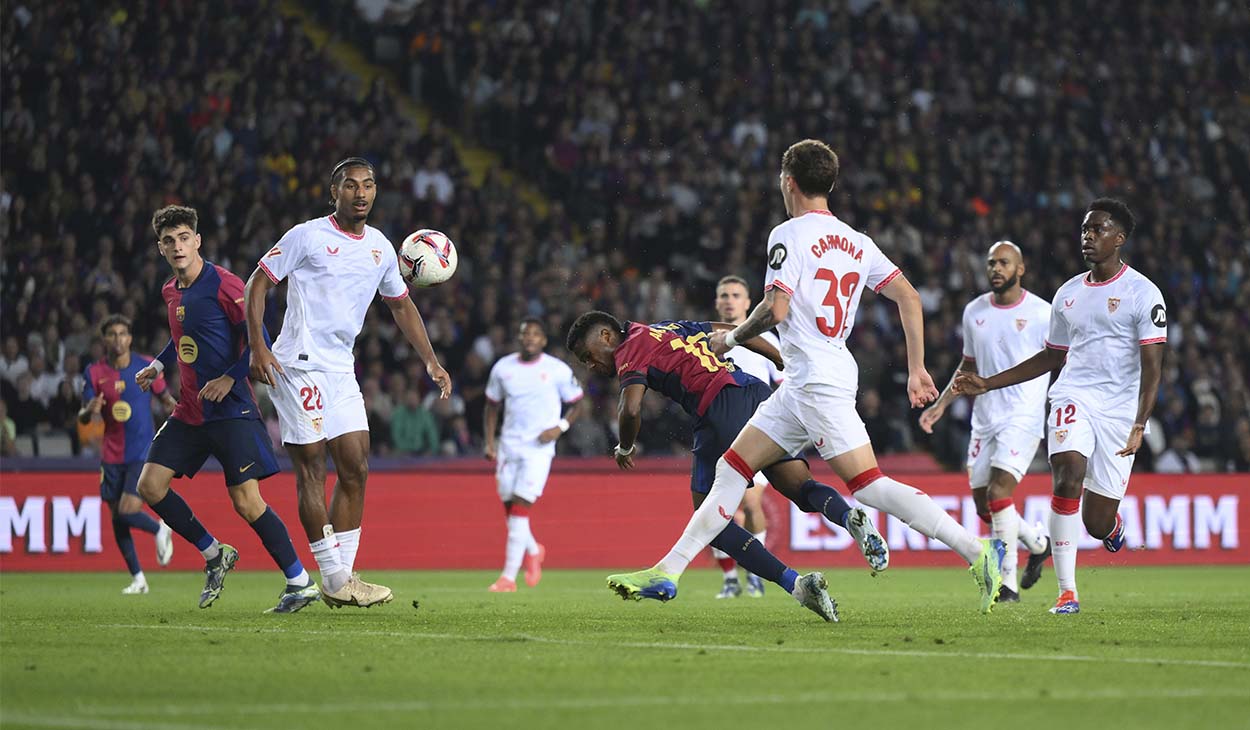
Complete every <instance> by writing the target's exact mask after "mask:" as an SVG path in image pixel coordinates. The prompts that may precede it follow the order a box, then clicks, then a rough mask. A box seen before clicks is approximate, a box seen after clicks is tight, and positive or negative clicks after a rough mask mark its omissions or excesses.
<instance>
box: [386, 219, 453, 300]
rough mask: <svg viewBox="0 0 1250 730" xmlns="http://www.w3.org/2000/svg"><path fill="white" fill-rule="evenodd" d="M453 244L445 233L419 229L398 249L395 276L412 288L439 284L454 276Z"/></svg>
mask: <svg viewBox="0 0 1250 730" xmlns="http://www.w3.org/2000/svg"><path fill="white" fill-rule="evenodd" d="M458 261H459V257H458V256H457V255H456V244H454V243H452V242H451V239H450V238H448V237H447V235H446V234H444V233H440V232H438V231H435V230H431V229H429V228H422V229H421V230H419V231H417V232H416V233H413V234H411V235H409V236H408V237H407V238H405V239H404V242H403V244H402V245H400V247H399V273H400V275H401V276H403V277H404V281H406V282H408V283H409V284H412V285H413V286H434V285H435V284H442V283H443V282H444V281H447V280H448V279H450V278H451V275H452V274H454V273H456V264H457V262H458Z"/></svg>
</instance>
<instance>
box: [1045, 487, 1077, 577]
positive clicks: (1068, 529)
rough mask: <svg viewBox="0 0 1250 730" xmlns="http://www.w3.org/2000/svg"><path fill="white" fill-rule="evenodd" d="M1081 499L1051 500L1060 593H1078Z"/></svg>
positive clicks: (1052, 542)
mask: <svg viewBox="0 0 1250 730" xmlns="http://www.w3.org/2000/svg"><path fill="white" fill-rule="evenodd" d="M1080 509H1081V499H1080V498H1079V497H1077V498H1075V499H1073V498H1068V497H1051V498H1050V549H1051V556H1050V557H1051V560H1052V561H1053V562H1054V564H1055V577H1056V578H1058V579H1059V592H1060V593H1063V592H1064V591H1072V592H1074V593H1075V592H1076V545H1077V541H1078V540H1079V539H1080V536H1081V515H1080Z"/></svg>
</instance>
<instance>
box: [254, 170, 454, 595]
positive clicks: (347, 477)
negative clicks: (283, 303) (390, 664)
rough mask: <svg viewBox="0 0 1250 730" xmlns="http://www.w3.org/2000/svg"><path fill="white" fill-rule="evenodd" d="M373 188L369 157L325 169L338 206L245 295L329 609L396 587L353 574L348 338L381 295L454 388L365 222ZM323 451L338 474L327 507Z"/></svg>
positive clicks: (364, 470)
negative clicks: (273, 337)
mask: <svg viewBox="0 0 1250 730" xmlns="http://www.w3.org/2000/svg"><path fill="white" fill-rule="evenodd" d="M376 195H377V186H376V183H375V181H374V175H373V165H372V164H370V163H369V162H368V161H367V160H365V159H362V158H360V157H349V158H348V159H346V160H343V161H342V162H340V163H339V164H338V165H336V166H335V168H334V170H333V171H332V172H331V173H330V201H331V203H332V204H333V205H334V212H333V213H331V214H330V215H328V216H324V217H321V218H314V219H312V220H310V221H307V222H305V223H301V224H299V225H297V226H295V227H294V228H292V229H291V230H289V231H287V232H286V234H285V235H284V236H282V239H281V240H279V241H278V243H277V244H275V245H274V247H273V248H271V249H269V251H268V252H267V253H266V254H265V255H264V256H263V257H262V258H261V260H260V262H259V264H258V265H257V269H256V271H255V272H253V273H252V276H251V278H250V279H248V282H247V290H246V294H245V298H246V308H247V331H248V338H249V342H250V345H251V348H252V359H251V375H252V380H254V381H257V382H263V383H266V384H267V385H269V387H270V388H271V389H272V391H271V392H272V397H273V403H274V407H275V408H277V411H278V421H279V424H280V425H281V429H282V443H283V444H284V445H285V446H286V449H287V453H288V454H290V456H291V461H292V462H293V465H294V467H295V485H296V490H297V491H298V493H299V516H300V522H301V523H303V525H304V532H305V533H306V534H307V536H308V541H309V543H310V544H309V547H310V548H311V549H312V554H313V557H315V558H316V559H317V565H318V567H319V568H320V569H321V597H322V599H323V600H324V601H325V602H326V603H327V604H329V605H330V606H331V607H338V606H372V605H374V604H378V603H386V602H387V601H390V600H391V597H392V595H391V589H389V588H387V587H385V586H379V585H375V584H372V583H367V582H365V581H363V580H361V579H360V578H359V577H358V576H357V575H356V574H355V573H354V572H353V567H354V566H355V562H356V551H357V549H358V548H359V546H360V524H361V519H362V517H363V515H364V496H365V478H366V477H367V476H368V473H369V421H368V418H367V417H366V415H365V407H364V398H363V397H362V396H361V393H360V386H359V384H358V383H357V382H356V373H355V369H356V362H355V358H354V357H353V355H352V346H353V345H354V344H355V342H356V336H357V335H359V334H360V328H361V326H362V325H363V324H364V321H365V314H366V313H367V312H368V310H369V305H370V304H372V303H373V299H374V297H375V296H376V295H379V294H380V295H381V296H382V298H383V300H385V301H386V304H387V306H388V307H390V310H391V315H392V316H393V317H394V318H395V324H397V325H398V326H399V330H400V331H401V332H403V334H404V337H405V338H406V339H407V340H408V342H409V343H410V344H411V345H412V346H413V348H414V349H415V350H416V352H417V354H418V355H419V356H420V357H421V359H422V360H423V361H424V362H425V367H426V372H428V373H429V375H430V377H431V378H433V380H434V382H435V383H436V384H437V385H438V387H439V390H440V391H441V394H442V397H443V398H446V397H447V396H448V395H450V393H451V378H450V377H449V376H448V375H447V371H445V370H443V367H442V366H441V365H439V362H438V358H437V357H436V356H435V354H434V349H433V347H431V346H430V339H429V336H428V335H427V334H426V331H425V323H424V322H423V321H422V319H421V314H420V313H419V312H418V311H417V308H416V306H415V305H414V304H413V302H412V299H410V298H409V297H408V285H407V284H405V283H404V280H403V278H402V277H400V274H399V263H398V259H397V257H396V254H395V247H394V246H393V245H391V242H390V241H389V240H387V238H386V236H385V235H384V234H383V233H382V232H381V231H379V230H378V229H376V228H373V227H370V226H368V225H366V224H365V221H366V220H367V219H368V217H369V211H370V210H372V208H373V201H374V198H375V196H376ZM283 279H286V280H287V281H288V286H287V309H286V316H285V318H284V319H283V321H282V332H281V333H280V334H279V335H278V339H277V341H275V342H274V343H273V350H272V351H271V350H270V348H269V346H268V345H267V344H266V343H265V339H264V335H263V330H262V324H261V323H262V321H263V320H264V316H265V297H266V295H267V294H268V292H269V290H270V289H272V288H273V287H275V286H277V284H278V282H280V281H282V280H283ZM413 385H414V386H415V384H413ZM327 450H329V452H330V457H331V458H333V459H334V469H335V472H336V476H337V481H336V483H335V487H334V497H333V499H332V500H331V502H330V506H329V510H328V511H327V509H326V503H325V481H326V467H325V463H326V451H327Z"/></svg>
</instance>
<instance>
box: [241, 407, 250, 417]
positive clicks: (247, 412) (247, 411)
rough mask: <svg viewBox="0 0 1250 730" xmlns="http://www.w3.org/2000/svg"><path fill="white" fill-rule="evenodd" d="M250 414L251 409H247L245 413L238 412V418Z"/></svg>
mask: <svg viewBox="0 0 1250 730" xmlns="http://www.w3.org/2000/svg"><path fill="white" fill-rule="evenodd" d="M251 412H252V409H251V408H249V409H247V410H246V411H239V415H240V416H246V415H247V414H249V413H251Z"/></svg>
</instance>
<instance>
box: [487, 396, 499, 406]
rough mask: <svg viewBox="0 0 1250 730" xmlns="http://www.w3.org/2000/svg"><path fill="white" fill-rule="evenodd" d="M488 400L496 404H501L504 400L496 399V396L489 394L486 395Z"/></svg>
mask: <svg viewBox="0 0 1250 730" xmlns="http://www.w3.org/2000/svg"><path fill="white" fill-rule="evenodd" d="M486 400H488V401H490V402H491V403H494V404H495V405H499V404H500V403H503V401H501V400H495V399H494V398H491V397H490V396H489V395H488V396H486Z"/></svg>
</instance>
